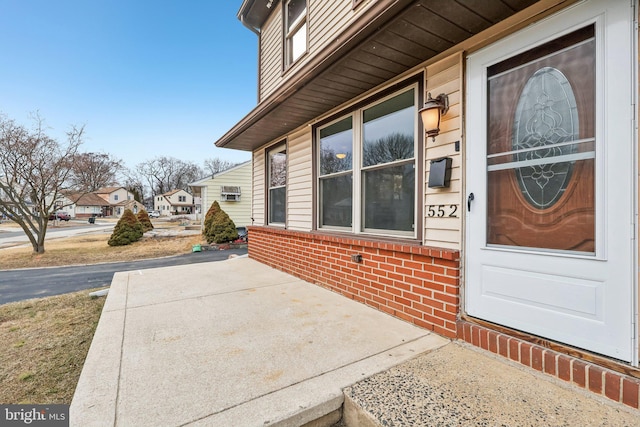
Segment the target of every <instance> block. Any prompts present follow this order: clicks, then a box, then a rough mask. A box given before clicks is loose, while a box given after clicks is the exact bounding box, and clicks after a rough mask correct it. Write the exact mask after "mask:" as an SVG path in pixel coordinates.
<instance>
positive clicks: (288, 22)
mask: <svg viewBox="0 0 640 427" xmlns="http://www.w3.org/2000/svg"><path fill="white" fill-rule="evenodd" d="M285 51H286V66H289V65H291V64H293V63H294V62H295V61H296V60H297V59H298V58H300V57H301V56H302V54H304V53H305V52H306V51H307V0H288V1H287V2H285Z"/></svg>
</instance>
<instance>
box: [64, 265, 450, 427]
mask: <svg viewBox="0 0 640 427" xmlns="http://www.w3.org/2000/svg"><path fill="white" fill-rule="evenodd" d="M447 343H448V340H446V339H444V338H441V337H439V336H437V335H435V334H431V333H429V332H428V331H426V330H423V329H419V328H416V327H414V326H412V325H410V324H407V323H405V322H402V321H400V320H398V319H394V318H392V317H390V316H387V315H386V314H384V313H381V312H378V311H376V310H373V309H371V308H369V307H365V306H363V305H361V304H359V303H356V302H353V301H351V300H348V299H346V298H344V297H341V296H339V295H337V294H335V293H332V292H330V291H327V290H325V289H322V288H320V287H318V286H314V285H311V284H308V283H305V282H303V281H301V280H299V279H296V278H294V277H292V276H289V275H287V274H284V273H281V272H279V271H277V270H274V269H271V268H269V267H267V266H265V265H263V264H260V263H258V262H256V261H253V260H251V259H248V258H238V259H232V260H228V261H223V262H217V263H205V264H200V265H191V266H183V267H171V268H159V269H151V270H141V271H136V272H128V273H117V274H116V275H115V276H114V280H113V283H112V285H111V289H110V292H109V295H108V298H107V301H106V303H105V307H104V309H103V313H102V317H101V319H100V323H99V325H98V328H97V330H96V334H95V337H94V340H93V342H92V345H91V349H90V351H89V354H88V357H87V360H86V363H85V366H84V369H83V371H82V375H81V378H80V381H79V384H78V387H77V389H76V392H75V396H74V399H73V403H72V405H71V425H74V426H97V425H100V426H105V425H109V426H158V425H164V426H180V425H193V426H196V425H213V426H252V425H253V426H262V425H266V424H268V425H290V426H296V425H302V424H305V423H307V422H309V421H313V420H316V419H317V418H319V417H321V416H325V415H327V414H331V413H334V415H333V417H334V419H335V421H336V422H337V421H338V420H339V418H340V413H339V412H340V411H339V410H340V408H341V405H342V402H343V394H342V389H343V388H344V387H347V386H349V385H351V384H354V383H356V382H357V381H358V380H360V379H362V378H366V377H368V376H370V375H372V374H374V373H376V372H380V371H383V370H385V369H388V368H390V367H391V366H394V365H396V364H398V363H401V362H403V361H406V360H408V359H411V358H413V357H415V356H416V355H418V354H420V353H423V352H425V351H429V350H431V349H434V348H437V347H439V346H442V345H445V344H447ZM336 411H338V412H336ZM336 416H337V418H335V417H336Z"/></svg>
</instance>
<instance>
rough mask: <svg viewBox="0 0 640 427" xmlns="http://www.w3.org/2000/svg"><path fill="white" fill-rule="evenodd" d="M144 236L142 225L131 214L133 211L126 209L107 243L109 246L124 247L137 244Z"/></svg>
mask: <svg viewBox="0 0 640 427" xmlns="http://www.w3.org/2000/svg"><path fill="white" fill-rule="evenodd" d="M143 234H144V231H143V229H142V224H140V221H138V218H136V216H135V215H134V214H133V212H131V209H126V210H125V211H124V214H123V215H122V218H120V220H119V221H118V223H117V224H116V226H115V228H114V229H113V234H111V237H110V238H109V241H108V242H107V243H108V244H109V246H124V245H128V244H130V243H133V242H137V241H138V240H140V238H141V237H142V235H143Z"/></svg>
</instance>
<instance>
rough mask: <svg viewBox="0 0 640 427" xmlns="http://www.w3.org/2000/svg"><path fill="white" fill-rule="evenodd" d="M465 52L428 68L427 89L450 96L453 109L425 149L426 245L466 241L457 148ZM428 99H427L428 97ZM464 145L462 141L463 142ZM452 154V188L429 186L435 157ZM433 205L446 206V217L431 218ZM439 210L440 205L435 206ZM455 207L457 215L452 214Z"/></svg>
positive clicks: (457, 244)
mask: <svg viewBox="0 0 640 427" xmlns="http://www.w3.org/2000/svg"><path fill="white" fill-rule="evenodd" d="M462 81H463V80H462V54H461V53H457V54H454V55H451V56H450V57H447V58H444V59H442V60H441V61H439V62H436V63H435V64H432V65H430V66H428V67H427V72H426V92H427V93H428V92H431V95H432V96H433V97H436V96H437V95H438V94H440V93H446V94H447V95H448V96H449V104H450V107H449V111H448V113H447V115H446V116H445V117H443V121H442V123H441V124H440V135H439V136H437V137H436V141H435V142H433V141H432V140H431V138H429V139H428V140H427V141H426V145H425V147H426V149H425V177H424V180H425V209H424V239H423V240H424V244H425V245H428V246H438V247H445V248H451V249H460V246H461V242H462V217H463V216H464V206H463V203H462V181H461V175H462V156H461V153H460V152H456V151H455V145H454V142H455V141H461V140H462V102H461V100H462ZM425 99H426V98H425ZM461 145H462V142H461ZM445 156H446V157H451V158H452V159H453V162H452V170H451V183H450V186H449V188H442V189H438V188H428V186H427V183H428V182H429V167H430V164H431V162H430V161H431V160H432V159H438V158H441V157H445ZM430 205H435V206H439V205H442V206H443V210H444V212H445V215H444V217H442V218H438V217H429V216H428V215H429V209H428V207H429V206H430ZM435 209H437V208H435ZM454 209H455V215H456V217H455V218H452V217H449V214H450V213H451V212H452V211H453V210H454Z"/></svg>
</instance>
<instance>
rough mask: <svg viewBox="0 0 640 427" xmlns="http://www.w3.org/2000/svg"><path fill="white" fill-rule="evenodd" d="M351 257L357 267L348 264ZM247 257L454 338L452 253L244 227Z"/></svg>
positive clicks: (456, 282)
mask: <svg viewBox="0 0 640 427" xmlns="http://www.w3.org/2000/svg"><path fill="white" fill-rule="evenodd" d="M357 254H359V255H361V256H362V262H360V263H358V262H354V261H352V260H351V256H352V255H357ZM249 257H251V258H253V259H255V260H257V261H260V262H262V263H264V264H267V265H269V266H271V267H274V268H277V269H278V270H281V271H284V272H286V273H289V274H292V275H294V276H296V277H299V278H301V279H303V280H305V281H308V282H311V283H315V284H317V285H320V286H322V287H325V288H328V289H331V290H333V291H335V292H338V293H340V294H342V295H344V296H346V297H348V298H351V299H353V300H355V301H358V302H361V303H363V304H366V305H369V306H371V307H374V308H376V309H378V310H381V311H384V312H385V313H389V314H391V315H393V316H396V317H398V318H400V319H403V320H406V321H407V322H411V323H413V324H415V325H418V326H420V327H422V328H426V329H429V330H431V331H434V332H437V333H439V334H441V335H444V336H446V337H449V338H455V337H456V335H457V329H456V328H457V318H458V313H459V312H460V256H459V252H458V251H455V250H447V249H439V248H430V247H424V246H420V245H410V244H405V243H394V242H381V241H376V240H367V239H361V238H358V237H341V236H333V235H332V236H328V235H324V234H321V233H307V232H298V231H289V230H282V229H274V228H271V227H249Z"/></svg>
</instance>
